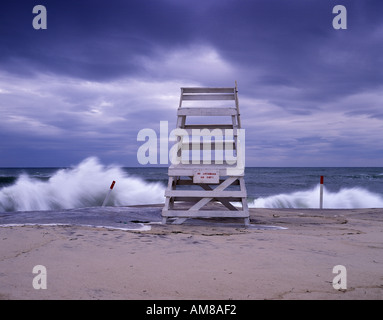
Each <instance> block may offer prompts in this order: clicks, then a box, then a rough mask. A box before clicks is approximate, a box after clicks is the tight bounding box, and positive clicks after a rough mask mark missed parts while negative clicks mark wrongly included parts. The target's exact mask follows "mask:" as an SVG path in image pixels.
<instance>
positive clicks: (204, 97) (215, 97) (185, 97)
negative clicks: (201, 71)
mask: <svg viewBox="0 0 383 320" xmlns="http://www.w3.org/2000/svg"><path fill="white" fill-rule="evenodd" d="M182 100H183V101H187V100H188V101H190V100H195V101H197V100H199V101H211V100H235V96H234V94H233V93H232V94H183V95H182Z"/></svg>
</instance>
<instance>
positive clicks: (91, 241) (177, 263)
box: [0, 209, 383, 300]
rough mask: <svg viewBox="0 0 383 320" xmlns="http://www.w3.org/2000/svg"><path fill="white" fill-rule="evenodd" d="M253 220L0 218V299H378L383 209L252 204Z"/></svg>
mask: <svg viewBox="0 0 383 320" xmlns="http://www.w3.org/2000/svg"><path fill="white" fill-rule="evenodd" d="M251 223H252V226H251V227H250V228H244V227H243V226H241V225H235V224H233V223H232V221H226V223H224V224H223V223H220V221H219V220H211V221H203V222H201V221H199V220H193V221H190V222H186V223H185V224H183V225H161V224H153V225H151V230H150V231H122V230H108V229H105V228H91V227H80V226H24V227H2V228H0V241H1V245H0V283H1V285H0V299H140V300H144V299H171V300H177V299H197V300H198V299H246V300H248V299H380V300H381V299H383V271H382V270H383V241H382V240H383V236H382V234H383V233H382V232H383V209H352V210H330V209H327V210H315V209H312V210H308V209H302V210H300V209H251ZM270 226H275V227H283V228H285V229H282V228H270ZM36 265H42V266H44V267H45V268H46V272H47V273H46V284H47V288H46V289H35V288H34V286H33V280H34V278H35V277H36V276H39V275H41V274H35V273H33V272H32V271H33V268H34V266H36ZM336 265H342V266H344V267H345V270H346V278H345V279H344V278H342V281H343V283H342V284H343V285H346V289H339V290H337V289H334V287H333V279H334V277H336V276H337V274H336V273H333V267H334V266H336Z"/></svg>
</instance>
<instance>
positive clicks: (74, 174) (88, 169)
mask: <svg viewBox="0 0 383 320" xmlns="http://www.w3.org/2000/svg"><path fill="white" fill-rule="evenodd" d="M112 181H116V185H115V187H114V189H113V191H112V192H111V195H110V198H109V201H108V203H107V205H108V206H126V205H139V204H154V203H162V202H164V190H165V188H164V186H163V185H162V184H161V183H149V182H146V181H145V180H143V179H141V178H138V177H134V176H130V175H129V174H127V173H126V172H124V171H123V170H122V169H121V168H119V167H105V166H103V165H102V164H100V163H99V161H98V159H97V158H94V157H91V158H87V159H85V160H84V161H82V162H81V163H80V164H79V165H77V166H75V167H72V168H68V169H61V170H58V171H57V172H55V173H54V174H53V175H52V176H51V177H50V178H49V179H48V180H47V181H41V180H39V179H36V178H34V177H31V176H29V175H27V174H21V175H20V176H19V177H18V178H17V180H16V181H15V182H14V183H13V184H12V185H10V186H7V187H3V188H2V189H0V211H3V212H4V211H38V210H57V209H71V208H84V207H93V206H101V205H102V203H103V201H104V199H105V197H106V195H107V193H108V191H109V187H110V185H111V183H112Z"/></svg>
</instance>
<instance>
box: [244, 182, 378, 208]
mask: <svg viewBox="0 0 383 320" xmlns="http://www.w3.org/2000/svg"><path fill="white" fill-rule="evenodd" d="M319 188H320V186H319V185H318V186H316V187H315V188H314V189H311V190H306V191H298V192H294V193H290V194H278V195H275V196H269V197H265V198H258V199H255V200H253V201H250V203H249V207H250V208H319V190H320V189H319ZM323 208H325V209H356V208H383V196H381V195H379V194H377V193H372V192H370V191H368V190H366V189H363V188H360V187H356V188H348V189H341V190H339V191H338V192H330V191H328V190H326V188H323Z"/></svg>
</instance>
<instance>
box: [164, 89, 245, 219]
mask: <svg viewBox="0 0 383 320" xmlns="http://www.w3.org/2000/svg"><path fill="white" fill-rule="evenodd" d="M237 93H238V90H237V83H235V87H234V88H213V87H209V88H201V87H191V88H190V87H188V88H181V95H180V102H179V107H178V110H177V130H175V131H174V132H173V133H175V136H176V137H177V139H176V142H175V143H176V145H175V146H174V147H175V148H173V150H174V153H175V154H174V157H173V158H172V159H175V160H176V162H173V164H172V165H171V166H170V167H169V170H168V175H169V182H168V187H167V189H166V191H165V197H166V200H165V205H164V208H163V211H162V216H163V223H166V222H167V218H168V217H174V218H177V219H176V223H183V222H184V221H185V220H186V219H187V218H193V217H233V218H241V219H244V220H243V221H244V223H245V224H247V225H248V224H249V209H248V205H247V192H246V186H245V182H244V167H243V165H242V164H241V163H242V159H241V155H240V154H238V152H240V150H241V145H240V141H239V138H240V137H239V133H240V132H239V131H237V129H240V128H241V121H240V113H239V103H238V95H237ZM215 100H224V101H227V102H225V104H228V105H227V107H218V106H217V103H215V104H214V101H215ZM184 101H194V102H193V103H188V107H187V108H185V107H183V102H184ZM198 101H201V104H202V105H200V106H198ZM212 103H213V106H215V107H212V106H211V105H212ZM209 104H210V106H209ZM188 117H193V123H189V122H188V120H187V118H188ZM198 117H210V118H209V119H211V121H209V122H210V123H209V124H202V123H198V119H200V118H198ZM214 117H215V118H214ZM223 117H227V118H226V120H229V121H227V123H225V121H219V122H218V123H214V121H217V119H223ZM211 137H214V139H213V138H211ZM223 150H225V151H223ZM227 151H228V152H227ZM193 152H194V153H193ZM195 152H197V153H195ZM217 152H218V153H217ZM190 155H193V158H192V157H190ZM196 155H197V159H194V157H195V156H196ZM198 155H200V156H202V159H199V158H198V157H199V156H198ZM212 155H214V157H212ZM205 157H207V158H208V159H205ZM227 157H229V158H227ZM224 158H225V159H224ZM192 160H193V161H192ZM196 170H204V171H205V172H206V170H209V171H211V170H214V171H211V172H215V173H217V178H216V179H206V180H212V181H210V182H209V183H203V182H204V181H202V180H205V179H200V180H198V179H195V176H196V175H195V173H196ZM197 172H201V171H197ZM213 182H214V183H213ZM229 186H230V188H229V189H227V188H228V187H229ZM195 187H199V188H201V189H202V190H196V189H195ZM193 188H194V189H193ZM234 201H235V202H236V203H239V204H240V206H239V207H235V206H233V205H232V204H231V202H234ZM213 203H214V204H215V203H220V204H221V206H217V205H213V206H212V204H213ZM219 207H222V208H219ZM217 208H219V209H217Z"/></svg>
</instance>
